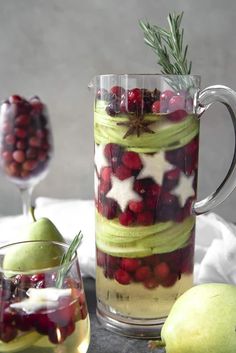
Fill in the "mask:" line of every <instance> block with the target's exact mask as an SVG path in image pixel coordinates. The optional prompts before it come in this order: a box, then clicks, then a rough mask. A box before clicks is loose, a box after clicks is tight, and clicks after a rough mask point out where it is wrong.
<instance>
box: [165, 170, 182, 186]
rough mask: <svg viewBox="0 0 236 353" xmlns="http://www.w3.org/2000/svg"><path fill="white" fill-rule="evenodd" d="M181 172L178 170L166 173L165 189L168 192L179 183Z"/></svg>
mask: <svg viewBox="0 0 236 353" xmlns="http://www.w3.org/2000/svg"><path fill="white" fill-rule="evenodd" d="M179 177H180V170H179V169H178V168H175V169H172V170H169V171H168V172H166V173H165V177H164V183H163V187H164V189H165V190H166V191H170V190H171V189H173V188H174V187H175V186H176V185H177V184H178V182H179Z"/></svg>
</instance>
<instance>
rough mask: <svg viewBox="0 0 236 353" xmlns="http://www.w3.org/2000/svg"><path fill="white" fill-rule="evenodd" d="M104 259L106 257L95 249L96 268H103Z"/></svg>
mask: <svg viewBox="0 0 236 353" xmlns="http://www.w3.org/2000/svg"><path fill="white" fill-rule="evenodd" d="M106 257H107V255H106V254H105V253H104V252H102V251H100V250H99V249H97V251H96V258H97V265H98V266H101V267H104V266H105V264H106Z"/></svg>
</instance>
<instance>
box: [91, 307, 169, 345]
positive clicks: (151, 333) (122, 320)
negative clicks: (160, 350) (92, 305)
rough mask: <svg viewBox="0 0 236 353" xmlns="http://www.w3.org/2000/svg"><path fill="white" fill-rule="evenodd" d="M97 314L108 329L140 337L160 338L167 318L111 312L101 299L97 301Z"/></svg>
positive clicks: (127, 335) (123, 334)
mask: <svg viewBox="0 0 236 353" xmlns="http://www.w3.org/2000/svg"><path fill="white" fill-rule="evenodd" d="M96 314H97V319H98V321H99V322H100V324H101V325H102V326H103V327H104V328H106V329H107V330H109V331H112V332H114V333H117V334H119V335H122V336H126V337H132V338H139V339H157V338H160V334H161V329H162V326H163V324H164V322H165V319H166V318H160V319H152V320H147V319H132V318H130V317H125V316H121V315H120V314H116V313H111V312H109V311H108V310H107V309H106V307H105V306H104V305H103V304H102V303H100V302H99V301H97V310H96Z"/></svg>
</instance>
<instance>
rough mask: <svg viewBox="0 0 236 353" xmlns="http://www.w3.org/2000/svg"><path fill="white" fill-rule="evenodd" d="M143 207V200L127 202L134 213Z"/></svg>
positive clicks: (140, 210)
mask: <svg viewBox="0 0 236 353" xmlns="http://www.w3.org/2000/svg"><path fill="white" fill-rule="evenodd" d="M143 207H144V204H143V201H130V202H129V209H130V211H132V212H134V213H140V212H142V210H143Z"/></svg>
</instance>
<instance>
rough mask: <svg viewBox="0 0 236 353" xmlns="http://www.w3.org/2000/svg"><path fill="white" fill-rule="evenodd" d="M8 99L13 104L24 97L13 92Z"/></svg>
mask: <svg viewBox="0 0 236 353" xmlns="http://www.w3.org/2000/svg"><path fill="white" fill-rule="evenodd" d="M8 100H9V103H10V104H13V103H18V102H22V100H23V98H22V97H21V96H19V95H17V94H13V95H12V96H10V97H9V98H8Z"/></svg>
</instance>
